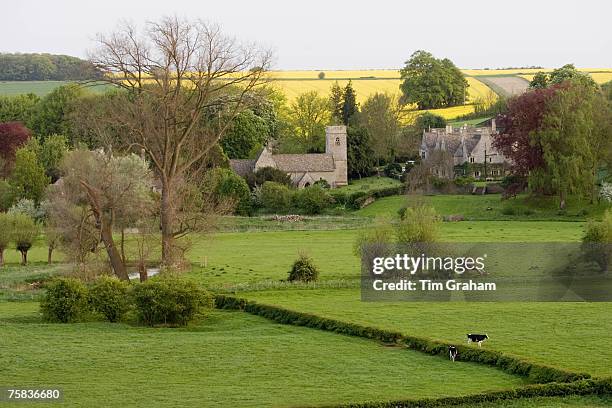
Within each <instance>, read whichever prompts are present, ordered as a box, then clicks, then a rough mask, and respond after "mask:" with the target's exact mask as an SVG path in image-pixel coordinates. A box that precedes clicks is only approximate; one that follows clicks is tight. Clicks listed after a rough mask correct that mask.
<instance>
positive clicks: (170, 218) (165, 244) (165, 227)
mask: <svg viewBox="0 0 612 408" xmlns="http://www.w3.org/2000/svg"><path fill="white" fill-rule="evenodd" d="M172 188H173V186H172V183H171V182H170V181H169V180H167V181H165V182H162V196H161V208H160V218H161V236H162V264H164V265H167V266H172V265H173V264H174V262H175V259H174V255H175V248H174V204H175V203H173V202H172V195H173V194H172Z"/></svg>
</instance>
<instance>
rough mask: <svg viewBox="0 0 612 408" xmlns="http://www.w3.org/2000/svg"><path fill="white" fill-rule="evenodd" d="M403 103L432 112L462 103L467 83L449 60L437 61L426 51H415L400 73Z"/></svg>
mask: <svg viewBox="0 0 612 408" xmlns="http://www.w3.org/2000/svg"><path fill="white" fill-rule="evenodd" d="M400 74H401V78H402V83H401V85H400V89H401V91H402V93H403V97H402V100H403V102H404V103H414V104H416V105H417V106H418V108H419V109H435V108H445V107H449V106H456V105H461V104H463V103H465V95H466V91H467V86H468V84H467V81H466V79H465V77H464V75H463V74H462V73H461V71H460V70H459V69H458V68H457V67H456V66H455V65H454V64H453V63H452V62H451V61H450V60H449V59H446V58H445V59H442V60H440V59H437V58H435V57H434V56H433V55H432V54H430V53H429V52H426V51H422V50H419V51H416V52H414V53H413V54H412V55H411V56H410V59H409V60H408V61H407V62H406V65H405V66H404V68H402V70H401V71H400Z"/></svg>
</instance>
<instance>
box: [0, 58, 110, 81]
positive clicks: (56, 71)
mask: <svg viewBox="0 0 612 408" xmlns="http://www.w3.org/2000/svg"><path fill="white" fill-rule="evenodd" d="M99 76H100V72H99V71H98V70H97V69H96V68H95V67H94V66H93V64H91V63H90V62H88V61H84V60H82V59H79V58H76V57H71V56H68V55H54V54H22V53H19V54H4V53H2V54H0V81H48V80H51V81H67V80H82V79H95V78H98V77H99Z"/></svg>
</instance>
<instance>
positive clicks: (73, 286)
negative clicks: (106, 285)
mask: <svg viewBox="0 0 612 408" xmlns="http://www.w3.org/2000/svg"><path fill="white" fill-rule="evenodd" d="M45 286H46V289H47V291H46V292H45V294H44V296H43V298H42V300H41V302H40V311H41V312H42V315H43V319H44V320H46V321H48V322H60V323H70V322H74V321H75V320H77V319H78V318H79V317H80V316H81V315H82V314H83V313H85V312H86V311H87V310H88V307H87V306H88V305H87V288H86V287H85V285H84V284H83V283H82V282H81V281H80V280H78V279H74V278H57V279H53V280H52V281H50V282H49V283H47V285H45Z"/></svg>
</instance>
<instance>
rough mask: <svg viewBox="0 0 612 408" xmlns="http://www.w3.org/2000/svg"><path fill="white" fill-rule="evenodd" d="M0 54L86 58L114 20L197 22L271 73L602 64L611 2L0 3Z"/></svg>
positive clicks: (609, 53)
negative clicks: (412, 65) (421, 62)
mask: <svg viewBox="0 0 612 408" xmlns="http://www.w3.org/2000/svg"><path fill="white" fill-rule="evenodd" d="M0 10H1V11H2V14H3V15H4V17H3V19H2V24H1V25H0V52H23V53H26V52H48V53H54V54H67V55H73V56H77V57H86V55H87V51H88V50H90V49H92V48H93V47H94V46H95V42H94V39H95V36H96V34H98V33H108V32H112V31H113V29H114V28H116V27H117V24H119V23H120V22H121V21H122V20H125V21H129V22H132V23H135V24H139V25H144V24H145V23H146V22H147V21H152V20H156V19H159V18H160V17H162V16H167V15H171V16H172V15H176V16H179V17H186V18H193V19H203V20H205V21H209V22H214V23H217V24H220V25H221V27H222V28H223V31H224V32H225V33H227V34H229V35H232V36H235V37H236V38H238V39H240V40H244V41H248V42H257V43H259V44H261V45H262V46H263V47H266V48H270V49H271V50H272V51H273V54H274V64H273V68H274V69H285V70H295V69H316V70H319V69H321V70H322V69H328V70H331V69H373V68H378V69H387V68H388V69H397V68H399V67H401V66H402V65H403V64H404V62H405V61H406V60H407V59H408V58H409V57H410V55H411V54H412V53H413V52H414V51H416V50H419V49H424V50H427V51H429V52H431V53H433V54H434V55H435V56H436V57H440V58H444V57H446V58H450V59H451V60H452V61H453V62H454V63H455V64H456V65H457V66H459V67H461V68H484V67H490V68H501V67H522V66H531V65H537V66H543V67H547V68H555V67H559V66H561V65H563V64H566V63H574V64H575V65H576V66H578V67H583V68H604V67H606V68H610V67H612V0H580V1H576V0H571V1H568V0H556V1H554V0H528V1H526V0H504V1H499V0H497V1H496V0H488V1H485V0H461V1H453V0H447V1H442V0H419V1H407V0H404V1H388V0H377V1H373V0H370V1H360V0H359V1H344V0H336V1H334V0H326V1H322V0H306V1H299V2H294V1H290V0H286V1H271V0H270V1H268V0H259V1H253V0H251V1H245V0H229V1H210V0H178V1H171V0H147V1H137V0H127V1H125V0H123V1H119V0H104V1H102V2H88V1H86V0H81V1H76V0H2V1H0Z"/></svg>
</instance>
